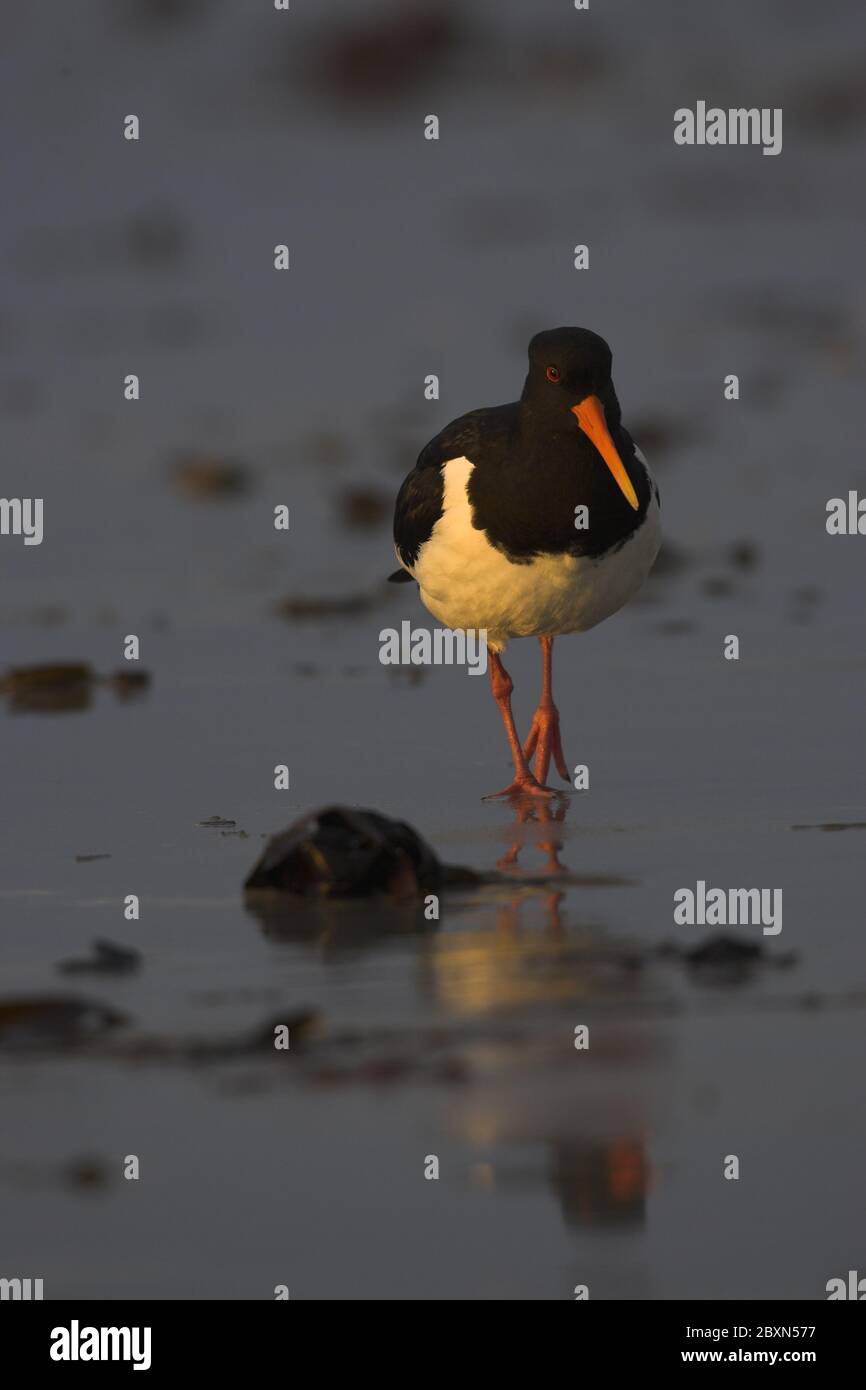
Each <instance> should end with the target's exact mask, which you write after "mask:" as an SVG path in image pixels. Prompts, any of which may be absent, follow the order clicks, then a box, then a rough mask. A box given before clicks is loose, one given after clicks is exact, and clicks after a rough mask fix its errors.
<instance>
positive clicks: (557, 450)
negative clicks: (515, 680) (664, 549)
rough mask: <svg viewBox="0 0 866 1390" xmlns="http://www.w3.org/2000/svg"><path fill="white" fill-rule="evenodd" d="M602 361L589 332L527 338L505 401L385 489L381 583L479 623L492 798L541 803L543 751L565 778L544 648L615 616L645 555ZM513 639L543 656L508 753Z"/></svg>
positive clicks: (634, 488) (453, 427)
mask: <svg viewBox="0 0 866 1390" xmlns="http://www.w3.org/2000/svg"><path fill="white" fill-rule="evenodd" d="M611 361H612V357H611V351H610V348H609V347H608V345H607V343H606V342H605V341H604V339H603V338H600V337H599V336H598V334H597V333H591V332H589V330H588V329H585V328H554V329H551V330H550V331H549V332H545V333H538V334H536V336H535V337H534V338H533V339H532V341H531V342H530V344H529V372H528V374H527V377H526V381H525V383H524V387H523V392H522V395H521V397H520V400H519V401H514V402H512V403H511V404H510V405H500V406H493V407H491V408H489V409H483V410H473V411H470V413H469V414H468V415H462V416H461V417H460V418H459V419H458V420H454V421H453V422H452V423H451V424H450V425H446V427H445V429H444V430H442V431H441V433H440V434H437V436H436V438H435V439H432V440H431V441H430V443H429V444H428V445H427V446H426V447H425V448H424V449H422V450H421V453H420V455H419V458H418V462H417V464H416V465H415V467H414V469H413V470H412V472H411V473H410V474H409V476H408V477H407V478H406V480H405V481H404V483H403V485H402V487H401V488H400V492H399V494H398V496H397V504H396V508H395V513H394V545H395V551H396V554H397V559H398V560H399V562H400V566H401V568H400V569H399V570H397V572H396V573H395V574H392V575H391V576H390V578H391V579H392V580H394V581H409V580H411V579H414V580H416V581H417V583H418V586H419V589H420V593H421V600H422V602H423V603H424V604H425V606H426V607H427V608H428V609H429V611H430V612H431V613H432V614H433V616H434V618H437V619H438V620H439V621H440V622H441V623H443V624H444V625H445V626H446V627H450V628H455V629H466V628H474V629H476V630H479V629H486V632H487V648H488V655H489V663H488V667H489V672H490V683H491V687H492V690H493V697H494V699H495V700H496V703H497V704H498V706H499V711H500V713H501V715H502V720H503V723H504V725H505V732H506V734H507V736H508V742H509V744H510V747H511V754H512V757H513V759H514V774H515V775H514V781H513V782H512V783H511V784H510V785H509V786H508V787H506V788H505V790H504V791H502V792H497V793H495V795H497V796H513V795H518V794H529V795H533V796H551V795H553V790H552V788H550V787H547V786H546V785H545V779H546V777H547V772H548V768H549V766H550V760H551V758H553V761H554V763H555V764H556V768H557V771H558V772H559V773H560V775H561V776H562V777H563V778H564V779H565V780H566V781H567V782H569V783H570V782H571V778H570V776H569V771H568V766H567V764H566V761H565V757H564V756H563V752H562V742H561V739H560V733H559V714H558V712H557V709H556V706H555V704H554V703H553V690H552V672H551V667H552V658H553V640H554V638H555V637H558V636H560V635H561V634H563V633H567V632H585V631H586V630H587V629H588V628H591V627H595V626H596V624H597V623H600V622H603V621H604V619H605V618H609V617H610V615H611V614H612V613H615V612H616V611H617V609H619V608H622V606H623V604H625V603H627V602H628V600H629V599H630V598H631V597H632V595H633V594H635V593H636V592H637V590H638V589H639V588H640V587H641V585H642V584H643V582H644V580H645V579H646V577H647V575H648V574H649V572H650V570H651V568H652V566H653V563H654V561H655V558H656V555H657V554H658V549H659V540H660V529H659V493H658V488H657V487H656V485H655V483H654V482H653V480H652V477H651V476H650V472H649V469H648V467H647V464H646V460H645V459H644V457H643V455H642V454H641V452H640V450H639V449H638V448H637V447H636V445H635V444H634V441H633V440H632V438H631V436H630V435H629V434H628V432H627V431H626V429H625V428H624V427H623V424H622V421H621V417H620V407H619V401H618V400H617V398H616V392H615V391H614V387H613V381H612V380H611ZM512 637H537V638H538V639H539V641H540V643H541V652H542V673H543V674H542V688H541V700H540V703H539V706H538V709H537V710H536V712H535V717H534V718H533V721H532V727H531V729H530V732H529V737H528V738H527V740H526V743H525V744H524V745H523V746H522V747H521V743H520V739H519V737H518V734H517V730H516V728H515V724H514V716H513V714H512V711H511V692H512V689H513V684H512V681H511V677H510V676H509V674H508V672H507V671H506V670H505V667H504V666H503V664H502V658H501V656H500V653H501V652H502V651H503V650H504V649H505V647H506V645H507V643H508V641H509V639H510V638H512ZM533 754H535V773H534V774H533V772H532V771H531V769H530V766H529V761H530V759H531V758H532V756H533Z"/></svg>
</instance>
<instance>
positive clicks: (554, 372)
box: [547, 367, 559, 381]
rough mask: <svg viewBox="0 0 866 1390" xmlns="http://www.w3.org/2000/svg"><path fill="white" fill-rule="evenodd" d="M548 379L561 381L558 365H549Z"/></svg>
mask: <svg viewBox="0 0 866 1390" xmlns="http://www.w3.org/2000/svg"><path fill="white" fill-rule="evenodd" d="M547 380H548V381H559V368H558V367H548V369H547Z"/></svg>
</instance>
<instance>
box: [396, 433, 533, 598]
mask: <svg viewBox="0 0 866 1390" xmlns="http://www.w3.org/2000/svg"><path fill="white" fill-rule="evenodd" d="M515 408H516V407H513V406H493V407H491V408H490V409H486V410H472V411H470V412H469V414H468V415H461V416H460V417H459V419H457V420H452V421H451V424H450V425H446V426H445V428H444V430H440V432H439V434H437V435H436V437H435V439H431V440H430V443H429V444H425V446H424V448H423V449H422V450H421V452H420V454H419V455H418V462H417V463H416V464H415V467H414V468H413V469H412V472H411V473H410V474H409V476H408V477H407V478H406V480H405V481H404V483H403V486H402V487H401V488H400V491H399V492H398V494H397V503H396V506H395V508H394V544H395V545H396V547H397V554H398V556H399V558H400V559H401V560H402V561H403V563H404V564H405V565H414V563H415V561H416V560H417V559H418V552H419V550H420V549H421V547H422V545H424V543H425V541H429V539H430V536H431V535H432V533H433V527H434V526H435V525H436V522H437V521H438V520H439V518H440V516H441V515H442V498H443V495H444V492H445V483H444V479H443V476H442V469H443V468H444V466H445V464H446V463H448V461H449V459H455V458H468V459H471V460H472V462H473V463H474V462H477V460H478V458H479V455H480V450H481V435H482V430H483V431H484V436H485V445H486V444H487V442H488V441H489V435H490V430H491V426H493V427H494V428H495V427H496V426H499V427H500V429H501V428H503V427H506V425H507V423H510V420H509V422H506V421H505V420H504V419H502V420H500V419H499V417H500V416H501V415H503V413H504V412H511V411H513V410H514V409H515ZM497 432H498V431H497ZM398 575H399V571H398ZM398 575H392V576H391V578H392V579H393V580H394V581H395V582H396V581H397V578H398ZM410 577H411V576H409V575H407V578H410Z"/></svg>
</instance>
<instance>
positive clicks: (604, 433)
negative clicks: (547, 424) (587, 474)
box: [571, 396, 640, 511]
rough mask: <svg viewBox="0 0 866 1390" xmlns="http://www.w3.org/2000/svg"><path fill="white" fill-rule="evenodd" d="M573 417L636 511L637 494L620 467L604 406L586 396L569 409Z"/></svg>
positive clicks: (619, 459)
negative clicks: (574, 416)
mask: <svg viewBox="0 0 866 1390" xmlns="http://www.w3.org/2000/svg"><path fill="white" fill-rule="evenodd" d="M571 411H572V414H573V415H576V416H577V423H578V424H579V425H580V428H581V429H582V430H583V432H584V434H585V435H586V436H587V438H588V439H591V440H592V442H593V444H594V445H595V447H596V449H598V452H599V453H600V454H601V456H602V458H603V459H604V461H605V463H606V464H607V466H608V468H609V469H610V471H611V473H612V474H613V476H614V478H615V480H616V484H617V487H618V488H619V490H620V492H621V493H622V495H623V497H624V498H625V500H626V501H627V502H628V504H629V506H630V507H634V510H635V511H637V510H638V508H639V507H640V503H639V502H638V500H637V493H636V492H635V490H634V488H633V487H632V485H631V479H630V478H629V476H628V474H627V473H626V471H625V469H624V468H623V465H622V459H621V458H620V456H619V454H618V453H617V451H616V449H615V448H614V443H613V440H612V439H611V437H610V431H609V430H608V427H607V421H606V420H605V418H604V406H603V405H602V403H601V401H600V400H599V399H598V396H587V397H586V399H585V400H583V401H581V402H580V405H573V406H572V407H571Z"/></svg>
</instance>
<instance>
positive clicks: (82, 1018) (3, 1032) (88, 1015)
mask: <svg viewBox="0 0 866 1390" xmlns="http://www.w3.org/2000/svg"><path fill="white" fill-rule="evenodd" d="M126 1022H127V1019H126V1018H125V1017H124V1015H123V1014H121V1013H118V1012H117V1011H116V1010H115V1009H109V1008H107V1007H106V1006H105V1005H104V1004H96V1003H94V1002H92V1001H91V1000H88V999H77V998H74V997H70V996H58V997H51V996H45V997H42V996H36V997H28V996H25V997H23V998H20V999H5V1000H2V1001H0V1052H17V1051H29V1050H31V1049H38V1048H43V1047H61V1046H76V1045H79V1044H81V1043H87V1042H90V1041H92V1040H93V1039H95V1038H98V1037H100V1036H101V1035H102V1034H103V1033H105V1032H107V1031H108V1030H109V1029H112V1028H118V1027H120V1026H121V1025H122V1024H124V1023H126Z"/></svg>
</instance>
